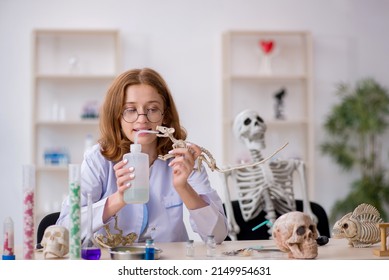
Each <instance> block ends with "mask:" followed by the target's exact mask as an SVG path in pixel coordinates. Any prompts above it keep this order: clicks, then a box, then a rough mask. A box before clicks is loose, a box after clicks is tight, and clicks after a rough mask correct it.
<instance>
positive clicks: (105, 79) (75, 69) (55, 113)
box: [32, 30, 121, 222]
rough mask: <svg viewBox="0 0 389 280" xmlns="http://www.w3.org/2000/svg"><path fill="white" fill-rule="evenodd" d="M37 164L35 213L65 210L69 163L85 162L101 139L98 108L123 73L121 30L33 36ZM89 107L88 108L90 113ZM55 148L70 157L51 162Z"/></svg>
mask: <svg viewBox="0 0 389 280" xmlns="http://www.w3.org/2000/svg"><path fill="white" fill-rule="evenodd" d="M32 47H33V69H32V76H33V90H32V113H33V116H32V141H33V145H32V160H33V162H34V164H35V166H36V172H37V174H36V195H35V199H36V201H35V205H36V209H35V215H36V219H37V221H38V222H39V221H40V219H42V217H43V216H45V215H46V214H48V213H50V212H55V211H59V210H60V205H61V202H62V200H63V198H64V196H65V195H66V194H67V193H68V163H81V162H82V159H83V153H84V148H85V139H86V137H87V135H91V136H92V137H93V139H94V141H96V140H97V138H98V137H99V129H98V110H99V107H100V105H101V103H102V101H103V98H104V96H105V93H106V90H107V88H108V86H109V85H110V83H111V82H112V80H113V79H114V77H116V75H117V74H118V73H119V70H120V57H121V52H120V49H121V48H120V36H119V31H118V30H35V31H34V32H33V42H32ZM87 108H89V109H90V110H89V109H88V110H86V109H87ZM50 150H60V151H61V153H62V152H64V153H66V154H68V159H66V158H65V159H60V160H59V162H58V163H57V159H58V158H56V157H53V156H52V157H51V158H49V159H48V158H45V157H44V155H45V153H47V152H48V151H50Z"/></svg>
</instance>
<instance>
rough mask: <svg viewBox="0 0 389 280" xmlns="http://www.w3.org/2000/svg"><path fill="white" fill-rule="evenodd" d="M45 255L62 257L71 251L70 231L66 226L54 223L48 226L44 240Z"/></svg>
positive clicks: (47, 256)
mask: <svg viewBox="0 0 389 280" xmlns="http://www.w3.org/2000/svg"><path fill="white" fill-rule="evenodd" d="M41 244H42V246H43V256H44V258H45V259H47V258H52V257H54V258H62V257H64V256H65V255H66V254H67V253H69V231H68V229H67V228H66V227H63V226H59V225H52V226H49V227H47V228H46V230H45V232H44V234H43V238H42V242H41Z"/></svg>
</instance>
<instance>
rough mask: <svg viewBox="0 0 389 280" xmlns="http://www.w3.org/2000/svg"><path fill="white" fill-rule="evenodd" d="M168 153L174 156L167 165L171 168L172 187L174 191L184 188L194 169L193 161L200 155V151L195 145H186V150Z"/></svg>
mask: <svg viewBox="0 0 389 280" xmlns="http://www.w3.org/2000/svg"><path fill="white" fill-rule="evenodd" d="M169 153H170V154H173V155H174V156H175V158H174V159H173V160H172V161H171V162H170V163H169V166H170V167H172V168H173V185H174V187H175V188H176V189H177V188H184V187H186V186H187V183H188V178H189V175H190V174H191V173H192V171H193V169H194V166H195V161H196V159H197V158H198V156H199V155H200V154H201V149H200V148H199V147H198V146H197V145H195V144H188V147H187V148H176V149H173V150H171V151H170V152H169Z"/></svg>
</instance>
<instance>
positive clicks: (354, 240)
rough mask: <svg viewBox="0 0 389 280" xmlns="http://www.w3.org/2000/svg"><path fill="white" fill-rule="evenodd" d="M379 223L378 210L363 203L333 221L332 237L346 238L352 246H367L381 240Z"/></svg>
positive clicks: (380, 220)
mask: <svg viewBox="0 0 389 280" xmlns="http://www.w3.org/2000/svg"><path fill="white" fill-rule="evenodd" d="M380 223H383V221H382V219H381V217H380V213H379V212H378V210H377V209H376V208H375V207H374V206H372V205H370V204H366V203H363V204H360V205H359V206H357V207H356V208H355V209H354V211H353V212H350V213H348V214H346V215H344V216H343V217H342V218H341V219H340V220H339V221H337V222H336V223H335V225H334V227H333V230H332V237H333V238H346V239H348V241H349V245H350V246H352V247H357V248H361V247H369V246H371V245H373V244H375V243H378V242H380V241H381V235H380V234H381V233H380V229H379V226H378V224H380ZM388 234H389V233H388Z"/></svg>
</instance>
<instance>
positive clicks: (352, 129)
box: [320, 78, 389, 222]
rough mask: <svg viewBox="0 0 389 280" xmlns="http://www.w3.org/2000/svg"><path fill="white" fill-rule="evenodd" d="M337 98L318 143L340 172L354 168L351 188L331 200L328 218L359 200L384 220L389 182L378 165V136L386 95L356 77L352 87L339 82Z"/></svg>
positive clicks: (388, 102) (387, 106) (388, 107)
mask: <svg viewBox="0 0 389 280" xmlns="http://www.w3.org/2000/svg"><path fill="white" fill-rule="evenodd" d="M336 93H337V95H338V96H339V97H340V99H341V101H340V103H339V104H336V105H334V106H333V108H332V110H331V112H330V114H329V115H328V117H327V119H326V121H325V123H324V129H325V131H326V132H327V134H328V135H327V137H326V138H327V140H325V141H323V143H322V144H321V145H320V149H321V152H322V154H325V155H329V156H330V157H331V158H332V159H333V160H334V161H335V162H336V163H337V164H338V165H339V166H340V167H341V168H342V169H343V170H344V171H357V172H358V174H359V178H358V179H357V180H356V181H354V182H352V185H351V191H350V192H349V194H348V195H347V196H346V197H345V198H344V199H341V200H338V201H336V202H335V204H334V206H333V207H332V209H331V215H330V220H331V221H332V222H334V221H336V220H337V219H339V218H340V217H341V216H343V215H345V214H346V213H349V212H352V211H353V210H354V209H355V207H357V206H358V205H359V204H361V203H369V204H371V205H373V206H374V207H376V208H377V210H378V211H379V212H380V213H381V216H382V218H383V219H384V220H386V218H387V215H386V213H385V211H384V205H385V203H388V202H389V181H388V179H387V178H386V177H385V172H386V171H385V166H383V164H382V160H381V159H382V153H383V150H382V143H381V142H382V135H383V134H384V133H385V132H386V129H387V128H388V116H389V94H388V91H387V89H386V88H384V87H382V86H381V85H380V84H378V83H377V82H376V81H375V80H374V79H372V78H366V79H362V80H359V81H358V82H357V83H356V85H355V87H352V86H350V85H348V84H345V83H340V84H339V86H338V88H337V92H336Z"/></svg>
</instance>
